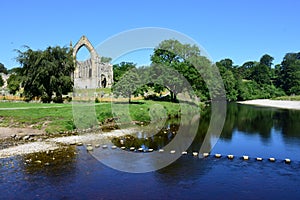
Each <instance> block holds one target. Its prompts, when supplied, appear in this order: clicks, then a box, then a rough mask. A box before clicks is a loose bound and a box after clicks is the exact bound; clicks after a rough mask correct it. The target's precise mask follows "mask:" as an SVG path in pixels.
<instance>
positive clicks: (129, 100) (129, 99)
mask: <svg viewBox="0 0 300 200" xmlns="http://www.w3.org/2000/svg"><path fill="white" fill-rule="evenodd" d="M128 102H129V103H131V94H129V95H128Z"/></svg>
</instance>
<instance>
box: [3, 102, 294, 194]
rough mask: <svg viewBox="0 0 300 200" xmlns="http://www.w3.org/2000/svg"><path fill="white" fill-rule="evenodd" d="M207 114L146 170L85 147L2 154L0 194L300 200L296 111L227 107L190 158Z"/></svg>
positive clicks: (206, 119) (196, 146)
mask: <svg viewBox="0 0 300 200" xmlns="http://www.w3.org/2000/svg"><path fill="white" fill-rule="evenodd" d="M209 118H210V115H209V111H207V112H204V114H202V116H201V120H200V126H199V130H198V135H197V136H196V138H195V140H194V142H193V143H192V145H191V146H190V148H189V149H188V152H189V154H188V155H183V156H181V157H180V158H179V159H178V160H176V161H175V162H173V163H172V164H170V165H169V166H167V167H165V168H162V169H160V170H157V171H153V172H148V173H136V174H134V173H127V172H121V171H118V170H115V169H112V168H110V167H108V166H106V165H104V164H102V163H101V162H99V161H98V160H97V159H95V158H94V157H93V156H92V155H91V154H90V153H88V152H87V151H86V149H85V147H84V146H79V147H76V146H69V147H66V148H64V149H63V150H60V151H57V152H50V153H49V152H47V153H48V154H46V153H38V154H32V155H27V156H23V157H14V158H7V159H1V160H0V199H87V198H90V199H207V198H209V199H262V198H268V199H271V198H272V199H287V198H291V199H299V197H300V190H299V186H300V123H299V122H300V111H294V110H284V109H275V108H263V107H255V106H247V105H237V104H228V107H227V117H226V121H225V126H224V128H223V132H222V134H221V136H220V139H219V140H218V141H217V143H216V145H215V146H214V147H213V148H212V150H211V155H210V156H209V157H207V158H199V157H195V156H193V155H192V154H191V152H193V151H196V150H199V149H200V146H201V143H202V141H203V135H204V133H205V131H206V130H207V128H208V123H209ZM168 126H170V124H168ZM171 127H172V125H171ZM169 139H170V138H169ZM171 139H172V137H171ZM215 153H221V154H222V157H221V158H215V157H214V156H213V155H214V154H215ZM141 154H143V153H141ZM227 154H233V155H235V158H234V159H233V160H229V159H227V158H226V155H227ZM243 155H248V156H249V158H250V159H249V160H247V161H244V160H242V159H241V156H243ZM256 157H262V158H263V161H256V160H255V158H256ZM270 157H274V158H276V161H275V162H270V161H268V158H270ZM53 158H55V159H53ZM285 158H290V159H291V161H292V162H291V163H290V164H286V163H285V162H284V159H285ZM29 160H30V162H29ZM35 160H36V161H35ZM37 160H39V161H40V162H37ZM127 165H128V163H127Z"/></svg>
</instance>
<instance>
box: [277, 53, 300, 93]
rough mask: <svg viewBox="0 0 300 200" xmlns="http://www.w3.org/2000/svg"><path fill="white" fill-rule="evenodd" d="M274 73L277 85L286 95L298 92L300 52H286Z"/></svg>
mask: <svg viewBox="0 0 300 200" xmlns="http://www.w3.org/2000/svg"><path fill="white" fill-rule="evenodd" d="M276 73H277V85H278V86H279V87H281V88H282V89H283V90H284V91H285V92H286V93H287V94H288V95H292V94H296V95H299V94H300V52H299V53H288V54H286V55H285V56H284V58H283V61H282V62H281V65H280V66H278V67H277V69H276Z"/></svg>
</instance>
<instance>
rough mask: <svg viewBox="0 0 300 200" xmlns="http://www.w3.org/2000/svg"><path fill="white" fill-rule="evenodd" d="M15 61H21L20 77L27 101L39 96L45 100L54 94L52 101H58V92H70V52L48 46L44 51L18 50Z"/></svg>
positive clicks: (71, 66)
mask: <svg viewBox="0 0 300 200" xmlns="http://www.w3.org/2000/svg"><path fill="white" fill-rule="evenodd" d="M18 53H19V56H18V57H17V61H18V62H19V63H20V64H21V66H22V68H21V70H20V74H19V75H20V76H21V77H22V86H23V87H24V96H25V98H26V99H27V100H31V99H32V98H33V97H39V98H41V100H42V102H44V103H49V102H51V101H52V96H53V95H54V94H55V99H53V100H55V101H56V102H62V95H63V94H67V93H68V92H70V91H72V88H73V81H72V80H71V76H70V75H71V73H72V72H73V71H74V60H73V59H74V58H73V56H72V52H71V51H70V50H69V49H68V48H65V47H63V48H62V47H59V46H56V47H48V48H47V49H46V50H44V51H41V50H37V51H34V50H32V49H30V48H28V49H27V50H26V51H24V52H22V51H18Z"/></svg>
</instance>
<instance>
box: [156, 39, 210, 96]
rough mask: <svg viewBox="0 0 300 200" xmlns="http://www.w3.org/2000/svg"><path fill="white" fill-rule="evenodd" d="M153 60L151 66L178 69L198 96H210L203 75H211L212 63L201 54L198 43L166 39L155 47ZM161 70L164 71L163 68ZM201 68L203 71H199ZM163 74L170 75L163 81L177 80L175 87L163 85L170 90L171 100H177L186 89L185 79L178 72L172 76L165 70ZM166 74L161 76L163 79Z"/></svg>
mask: <svg viewBox="0 0 300 200" xmlns="http://www.w3.org/2000/svg"><path fill="white" fill-rule="evenodd" d="M151 61H152V64H151V66H154V67H159V68H162V67H163V66H164V67H165V68H166V69H167V68H169V71H172V70H170V69H173V70H175V71H177V72H178V73H179V74H181V75H182V76H183V77H184V78H185V79H186V80H187V81H188V83H189V84H190V86H191V87H192V88H193V90H194V91H195V93H196V95H197V96H199V97H200V98H201V99H204V100H205V99H208V98H209V92H208V89H207V87H206V83H205V82H204V78H205V77H202V76H207V77H209V76H211V74H210V70H209V68H210V67H211V63H210V61H209V60H208V59H207V58H205V57H203V56H201V55H200V49H199V48H198V47H197V46H196V45H190V44H181V43H180V42H179V41H177V40H164V41H162V42H161V43H160V44H159V45H158V47H157V48H155V50H154V54H153V55H152V56H151ZM195 64H196V66H195ZM160 70H161V71H163V69H160ZM199 70H200V71H201V72H202V73H199ZM154 71H155V70H154ZM163 74H164V76H168V80H166V81H162V83H168V82H170V81H177V83H176V84H173V86H172V87H173V88H172V87H170V86H168V87H166V86H165V85H163V86H164V87H165V88H167V89H168V90H169V91H170V94H171V100H172V101H176V96H177V94H178V93H180V92H183V91H184V89H185V86H184V85H182V84H185V81H182V80H181V78H180V77H179V76H178V75H175V74H176V73H172V74H173V75H174V76H175V77H170V76H169V75H168V73H165V72H164V73H163ZM164 76H161V77H160V78H162V79H163V78H164ZM207 77H206V78H207ZM180 80H181V81H180ZM178 81H180V82H178ZM180 83H181V85H180ZM160 85H161V84H160ZM170 85H172V84H170ZM175 86H176V88H175ZM157 88H161V87H157ZM188 92H189V91H188Z"/></svg>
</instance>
